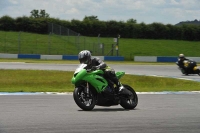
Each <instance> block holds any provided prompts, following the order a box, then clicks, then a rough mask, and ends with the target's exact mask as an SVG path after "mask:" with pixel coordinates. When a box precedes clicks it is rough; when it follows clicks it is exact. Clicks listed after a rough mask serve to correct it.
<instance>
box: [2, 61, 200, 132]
mask: <svg viewBox="0 0 200 133" xmlns="http://www.w3.org/2000/svg"><path fill="white" fill-rule="evenodd" d="M76 66H77V65H73V64H72V65H66V64H63V65H58V64H26V63H0V69H45V70H64V71H68V70H70V71H74V69H75V68H76ZM111 66H112V67H113V68H114V69H115V70H116V71H125V72H126V73H129V74H138V75H157V76H167V77H173V78H187V79H191V80H196V81H199V79H200V77H199V76H197V75H192V76H183V75H181V74H180V72H179V71H178V70H177V67H176V66H172V65H171V66H170V65H169V66H163V65H162V66H155V65H151V66H143V65H134V66H131V65H111ZM138 99H139V102H138V106H137V107H136V108H135V109H134V110H124V109H123V108H122V107H121V106H120V105H118V106H112V107H101V106H95V108H94V110H92V111H82V110H81V109H80V108H79V107H78V106H77V105H76V104H75V102H74V100H73V96H72V95H66V94H63V95H55V94H54V95H51V94H40V95H0V133H70V132H76V133H80V132H84V133H85V132H88V133H93V132H101V133H102V132H112V133H121V132H123V133H127V132H130V133H133V132H135V133H177V132H178V133H179V132H180V133H198V132H199V131H200V113H199V112H200V106H199V105H200V104H199V103H200V94H199V93H194V94H184V93H181V94H138Z"/></svg>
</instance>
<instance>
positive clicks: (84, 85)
mask: <svg viewBox="0 0 200 133" xmlns="http://www.w3.org/2000/svg"><path fill="white" fill-rule="evenodd" d="M86 67H87V64H80V65H79V66H78V68H77V69H76V71H75V72H74V75H73V77H72V80H71V81H72V84H74V85H75V90H74V92H73V97H74V101H75V102H76V104H77V105H78V106H79V107H80V108H81V109H83V110H86V111H89V110H92V109H93V108H94V106H95V105H98V106H107V107H108V106H114V105H119V104H120V105H121V106H122V107H123V108H124V109H134V108H135V107H136V106H137V104H138V97H137V94H136V92H135V91H134V89H133V88H131V87H130V86H128V85H125V84H123V86H124V87H125V89H127V90H128V91H130V92H131V93H129V95H125V94H124V95H121V94H119V93H118V89H116V88H115V87H114V83H113V82H112V81H110V80H109V79H105V78H104V76H103V74H104V72H103V70H100V69H99V70H95V71H92V70H91V69H86ZM124 74H125V72H116V76H117V78H118V79H120V78H121V77H122V76H123V75H124ZM130 94H131V95H130Z"/></svg>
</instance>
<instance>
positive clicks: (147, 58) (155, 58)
mask: <svg viewBox="0 0 200 133" xmlns="http://www.w3.org/2000/svg"><path fill="white" fill-rule="evenodd" d="M186 58H188V59H191V60H194V61H196V62H198V63H199V62H200V57H186ZM134 61H137V62H176V61H178V57H175V56H134Z"/></svg>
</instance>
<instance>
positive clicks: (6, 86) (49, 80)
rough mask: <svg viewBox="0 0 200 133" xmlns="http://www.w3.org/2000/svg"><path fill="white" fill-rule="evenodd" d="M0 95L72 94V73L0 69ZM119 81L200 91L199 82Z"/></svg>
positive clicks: (126, 78)
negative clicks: (22, 93)
mask: <svg viewBox="0 0 200 133" xmlns="http://www.w3.org/2000/svg"><path fill="white" fill-rule="evenodd" d="M0 73H1V74H0V92H72V91H73V90H74V85H73V84H72V83H71V78H72V75H73V72H69V71H49V70H4V69H0ZM121 82H122V83H124V84H128V85H130V86H132V87H133V88H134V89H135V91H137V92H152V91H153V92H160V91H200V82H195V81H187V80H180V79H172V78H161V77H150V76H136V75H125V76H124V77H122V79H121Z"/></svg>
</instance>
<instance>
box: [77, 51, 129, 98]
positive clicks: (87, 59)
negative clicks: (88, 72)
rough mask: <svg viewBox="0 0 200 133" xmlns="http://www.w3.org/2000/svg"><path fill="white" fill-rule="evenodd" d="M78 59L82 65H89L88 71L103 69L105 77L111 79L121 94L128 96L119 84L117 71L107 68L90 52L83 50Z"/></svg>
mask: <svg viewBox="0 0 200 133" xmlns="http://www.w3.org/2000/svg"><path fill="white" fill-rule="evenodd" d="M78 59H79V61H80V63H81V64H82V63H84V64H87V65H88V66H87V68H86V69H92V70H97V69H101V70H103V71H104V76H105V78H106V79H110V80H111V81H112V82H113V83H114V84H115V85H116V87H117V88H118V92H119V94H127V93H128V92H127V91H126V89H124V87H123V85H122V84H121V83H120V82H119V80H118V78H117V77H116V75H115V71H114V70H113V69H111V68H110V67H108V66H107V64H106V63H105V62H103V61H102V60H101V59H100V58H97V57H95V58H91V52H90V51H89V50H83V51H81V52H80V53H79V54H78Z"/></svg>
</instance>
